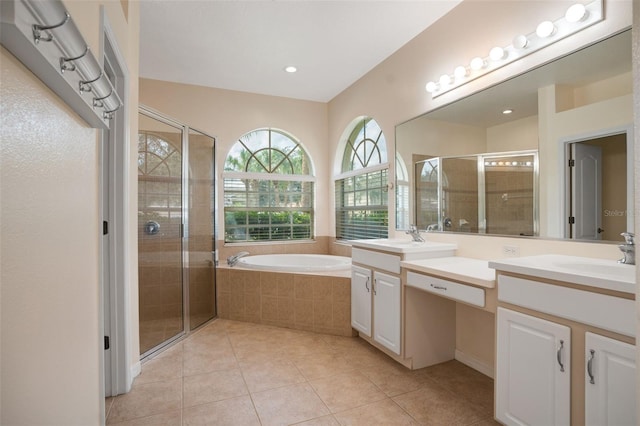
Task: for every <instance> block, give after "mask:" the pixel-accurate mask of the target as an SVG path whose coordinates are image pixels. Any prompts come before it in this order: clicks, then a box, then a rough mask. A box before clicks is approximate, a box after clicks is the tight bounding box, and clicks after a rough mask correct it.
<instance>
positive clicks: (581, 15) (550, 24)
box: [425, 0, 604, 98]
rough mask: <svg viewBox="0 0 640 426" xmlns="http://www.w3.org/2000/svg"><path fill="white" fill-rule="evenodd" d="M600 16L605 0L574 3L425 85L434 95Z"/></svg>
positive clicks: (495, 67) (596, 20) (557, 39)
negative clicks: (506, 44)
mask: <svg viewBox="0 0 640 426" xmlns="http://www.w3.org/2000/svg"><path fill="white" fill-rule="evenodd" d="M602 20H604V0H592V1H591V2H590V3H588V4H581V3H577V4H574V5H572V6H571V7H569V8H568V9H567V10H566V13H565V14H564V16H562V17H560V18H558V19H556V20H555V21H550V20H546V21H544V22H541V23H540V25H538V26H537V28H536V30H535V31H533V32H531V33H529V34H518V35H517V36H516V37H514V38H513V40H512V44H511V45H509V46H506V47H501V46H496V47H494V48H493V49H491V51H490V52H489V55H488V56H487V57H480V56H478V57H475V58H473V59H472V60H471V62H470V63H469V67H463V66H460V67H457V68H456V69H455V70H454V72H453V74H451V73H447V74H446V75H447V77H448V81H447V80H446V79H444V77H441V78H443V80H442V81H440V84H438V83H437V82H434V83H428V84H427V85H426V86H425V88H426V89H427V91H428V92H429V93H431V96H432V97H434V98H435V97H437V96H439V95H441V94H443V93H446V92H448V91H450V90H452V89H455V88H456V87H459V86H462V85H463V84H466V83H468V82H469V81H472V80H474V79H476V78H478V77H481V76H483V75H485V74H487V73H489V72H491V71H494V70H496V69H498V68H501V67H503V66H504V65H506V64H510V63H512V62H514V61H516V60H518V59H522V58H523V57H525V56H527V55H530V54H531V53H533V52H537V51H538V50H540V49H543V48H545V47H547V46H549V45H551V44H553V43H555V42H557V41H559V40H562V39H564V38H566V37H569V36H571V35H573V34H576V33H577V32H579V31H582V30H584V29H585V28H587V27H589V26H591V25H593V24H596V23H598V22H601V21H602ZM445 81H446V83H445Z"/></svg>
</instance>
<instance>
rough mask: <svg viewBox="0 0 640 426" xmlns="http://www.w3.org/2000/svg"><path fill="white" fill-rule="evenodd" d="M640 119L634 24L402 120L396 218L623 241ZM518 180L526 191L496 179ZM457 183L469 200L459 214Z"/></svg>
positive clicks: (435, 225)
mask: <svg viewBox="0 0 640 426" xmlns="http://www.w3.org/2000/svg"><path fill="white" fill-rule="evenodd" d="M632 129H633V78H632V73H631V30H627V31H624V32H621V33H619V34H616V35H614V36H612V37H610V38H607V39H605V40H602V41H600V42H598V43H595V44H593V45H591V46H588V47H586V48H583V49H581V50H579V51H576V52H574V53H572V54H570V55H567V56H565V57H562V58H559V59H557V60H555V61H553V62H550V63H548V64H545V65H543V66H540V67H538V68H536V69H533V70H531V71H529V72H527V73H525V74H522V75H520V76H517V77H514V78H512V79H510V80H507V81H504V82H502V83H500V84H498V85H496V86H493V87H491V88H489V89H486V90H483V91H481V92H478V93H476V94H473V95H471V96H469V97H467V98H464V99H461V100H459V101H456V102H454V103H452V104H449V105H447V106H444V107H442V108H439V109H436V110H433V111H430V112H428V113H426V114H424V115H421V116H419V117H416V118H414V119H411V120H409V121H407V122H405V123H402V124H400V125H398V126H397V127H396V227H397V228H398V229H400V230H402V229H407V228H408V226H409V224H416V225H417V226H418V228H419V229H421V230H429V231H436V232H473V233H485V234H495V235H523V236H540V237H544V238H571V239H580V240H598V241H603V240H604V241H620V240H621V237H620V233H621V232H624V231H628V230H632V226H633V217H632V215H631V214H630V212H631V211H632V208H633V155H632V154H633V135H632ZM498 162H502V163H503V164H505V165H507V166H509V167H505V168H502V169H499V168H497V167H491V166H492V165H493V166H496V165H497V164H498ZM494 163H495V164H494ZM516 163H517V167H516V165H515V164H516ZM454 164H455V165H456V167H452V165H454ZM527 164H529V165H530V167H527V166H526V165H527ZM461 165H467V166H465V167H462V166H461ZM507 172H508V173H507ZM515 181H521V182H524V183H523V184H522V185H524V186H526V187H527V189H526V191H527V194H526V196H525V195H523V194H524V191H525V190H524V186H523V187H521V188H520V187H519V189H518V190H517V191H516V190H514V189H504V188H496V187H495V185H496V184H497V182H507V183H508V182H511V184H513V182H515ZM455 182H466V183H465V185H466V187H463V188H461V187H456V186H455ZM490 182H493V185H494V187H493V194H492V195H491V194H489V192H488V189H487V188H488V185H489V183H490ZM443 188H444V189H443ZM462 193H464V196H461V195H460V194H462ZM452 194H457V195H456V196H457V197H458V198H461V197H462V198H464V200H465V202H466V203H467V204H469V205H471V204H473V206H472V207H471V208H467V209H466V211H465V213H464V215H461V214H459V213H456V210H455V209H452V208H451V206H452V200H453V199H454V198H452ZM525 198H526V200H525ZM478 200H479V201H478ZM518 205H519V206H520V207H519V208H515V207H516V206H518ZM525 207H526V208H525ZM447 208H449V210H446V209H447ZM509 209H511V213H509V214H507V210H509ZM458 210H459V211H461V210H460V209H458ZM516 210H518V211H519V213H518V212H516ZM458 216H459V217H458ZM490 217H492V218H494V220H493V222H489V220H490ZM516 217H518V220H519V222H518V223H517V224H516V225H514V223H516V222H514V220H515V218H516ZM509 218H511V219H509ZM509 221H511V222H512V223H507V222H509Z"/></svg>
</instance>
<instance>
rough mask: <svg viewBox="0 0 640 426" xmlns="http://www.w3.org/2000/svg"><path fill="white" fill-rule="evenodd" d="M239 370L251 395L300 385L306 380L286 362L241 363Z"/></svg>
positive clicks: (296, 369) (292, 365)
mask: <svg viewBox="0 0 640 426" xmlns="http://www.w3.org/2000/svg"><path fill="white" fill-rule="evenodd" d="M240 369H241V370H242V375H243V376H244V380H245V382H246V383H247V387H248V388H249V392H251V393H253V392H260V391H263V390H267V389H273V388H278V387H281V386H287V385H292V384H295V383H302V382H304V381H305V380H306V379H305V378H304V376H303V375H302V374H300V371H299V370H298V368H297V367H296V366H295V364H294V363H292V362H291V361H287V360H273V361H267V362H256V363H245V362H242V363H240Z"/></svg>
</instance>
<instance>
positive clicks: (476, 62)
mask: <svg viewBox="0 0 640 426" xmlns="http://www.w3.org/2000/svg"><path fill="white" fill-rule="evenodd" d="M469 65H470V66H471V69H472V70H474V71H478V70H481V69H482V68H484V67H485V66H486V62H485V61H484V59H482V58H481V57H479V56H478V57H475V58H473V59H472V60H471V63H470V64H469Z"/></svg>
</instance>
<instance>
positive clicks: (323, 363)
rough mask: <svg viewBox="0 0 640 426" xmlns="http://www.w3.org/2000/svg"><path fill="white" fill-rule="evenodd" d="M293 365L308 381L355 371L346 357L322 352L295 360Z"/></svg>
mask: <svg viewBox="0 0 640 426" xmlns="http://www.w3.org/2000/svg"><path fill="white" fill-rule="evenodd" d="M311 348H313V347H311ZM293 363H294V364H295V365H296V367H298V370H300V372H301V373H302V375H303V376H304V377H306V379H307V380H314V379H322V378H325V377H330V376H335V375H336V374H340V373H346V372H347V371H351V370H353V369H354V368H353V365H352V364H351V363H350V362H349V360H348V359H347V358H346V357H344V356H342V355H338V354H337V353H335V352H323V351H320V352H317V353H315V354H312V355H307V356H302V357H298V358H294V360H293Z"/></svg>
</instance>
